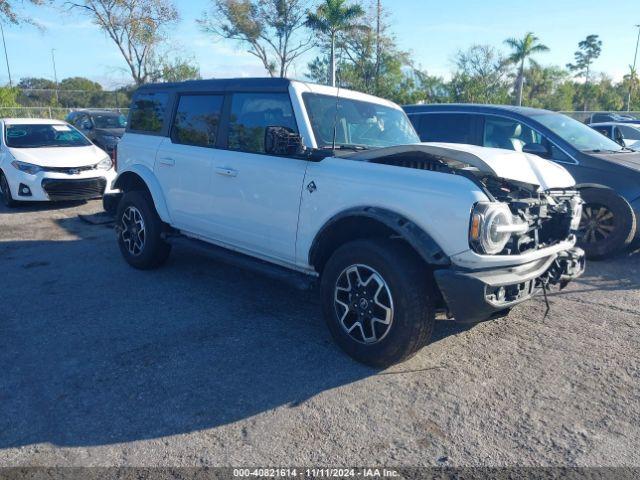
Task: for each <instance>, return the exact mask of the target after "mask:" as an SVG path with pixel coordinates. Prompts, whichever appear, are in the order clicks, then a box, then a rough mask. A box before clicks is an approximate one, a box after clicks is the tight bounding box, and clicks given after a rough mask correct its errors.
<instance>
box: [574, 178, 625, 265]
mask: <svg viewBox="0 0 640 480" xmlns="http://www.w3.org/2000/svg"><path fill="white" fill-rule="evenodd" d="M580 195H581V196H582V199H583V200H584V202H585V203H584V205H583V208H582V220H581V222H580V228H579V230H578V245H579V246H580V248H582V249H583V250H584V251H585V253H586V255H587V258H589V259H596V260H597V259H601V258H605V257H608V256H610V255H613V254H614V253H616V252H618V251H619V250H621V249H623V248H625V247H626V246H628V245H629V244H630V243H631V241H632V240H633V237H634V236H635V233H636V217H635V214H634V212H633V209H632V208H631V205H629V202H627V201H626V200H625V199H624V198H622V197H620V196H619V195H617V194H616V193H615V192H614V191H613V190H608V189H603V188H585V189H582V190H580Z"/></svg>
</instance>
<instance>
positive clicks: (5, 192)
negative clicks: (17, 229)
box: [0, 171, 18, 208]
mask: <svg viewBox="0 0 640 480" xmlns="http://www.w3.org/2000/svg"><path fill="white" fill-rule="evenodd" d="M0 197H2V203H3V204H4V206H5V207H7V208H13V207H15V206H16V205H18V202H16V201H15V200H14V199H13V197H12V196H11V189H10V188H9V182H8V181H7V178H6V177H5V176H4V173H3V172H2V171H0Z"/></svg>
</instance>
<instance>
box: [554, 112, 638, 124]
mask: <svg viewBox="0 0 640 480" xmlns="http://www.w3.org/2000/svg"><path fill="white" fill-rule="evenodd" d="M559 113H563V114H565V115H568V116H569V117H571V118H574V119H576V120H578V121H579V122H583V123H598V122H615V121H618V120H620V121H624V120H629V119H632V120H640V112H611V111H609V112H603V111H599V112H596V111H593V112H559Z"/></svg>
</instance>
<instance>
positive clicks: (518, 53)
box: [504, 32, 549, 106]
mask: <svg viewBox="0 0 640 480" xmlns="http://www.w3.org/2000/svg"><path fill="white" fill-rule="evenodd" d="M504 43H505V44H507V45H508V46H509V47H511V49H512V50H513V51H512V52H511V55H509V57H508V59H507V60H508V61H509V62H510V63H513V64H514V65H517V66H518V77H517V80H516V97H517V102H518V103H517V104H518V106H521V105H522V89H523V85H524V67H525V63H526V61H527V59H529V58H530V57H531V56H532V55H534V54H536V53H542V52H548V51H549V47H547V46H546V45H543V44H541V43H539V39H538V37H536V36H535V35H534V34H533V33H532V32H529V33H527V34H526V35H525V36H524V38H521V39H517V38H508V39H506V40H505V41H504Z"/></svg>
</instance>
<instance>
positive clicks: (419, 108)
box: [402, 103, 552, 117]
mask: <svg viewBox="0 0 640 480" xmlns="http://www.w3.org/2000/svg"><path fill="white" fill-rule="evenodd" d="M402 108H404V110H405V111H406V112H407V113H421V112H447V111H462V112H476V113H496V112H498V113H499V112H503V113H504V112H511V113H515V114H519V115H524V116H526V117H529V116H533V115H540V114H542V113H552V112H550V111H549V110H543V109H541V108H531V107H515V106H513V105H484V104H477V103H439V104H430V105H405V106H404V107H402Z"/></svg>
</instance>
